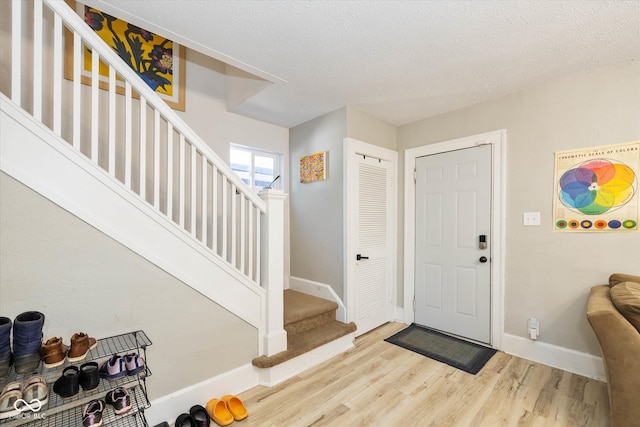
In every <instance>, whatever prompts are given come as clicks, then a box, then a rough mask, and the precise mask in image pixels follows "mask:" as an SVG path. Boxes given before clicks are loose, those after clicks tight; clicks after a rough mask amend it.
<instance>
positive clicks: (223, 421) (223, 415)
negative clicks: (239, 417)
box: [207, 399, 233, 426]
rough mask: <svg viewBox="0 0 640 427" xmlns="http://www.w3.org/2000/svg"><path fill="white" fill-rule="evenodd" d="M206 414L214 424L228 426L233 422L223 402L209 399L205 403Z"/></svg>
mask: <svg viewBox="0 0 640 427" xmlns="http://www.w3.org/2000/svg"><path fill="white" fill-rule="evenodd" d="M207 413H208V414H209V416H210V417H211V419H212V420H213V421H215V422H216V424H218V425H221V426H228V425H229V424H231V423H232V422H233V415H232V414H231V412H229V409H227V404H226V403H225V402H224V400H218V399H211V400H210V401H208V402H207Z"/></svg>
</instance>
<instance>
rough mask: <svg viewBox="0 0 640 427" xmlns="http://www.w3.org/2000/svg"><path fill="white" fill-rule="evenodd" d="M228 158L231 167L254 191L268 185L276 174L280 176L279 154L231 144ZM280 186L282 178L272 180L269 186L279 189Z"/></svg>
mask: <svg viewBox="0 0 640 427" xmlns="http://www.w3.org/2000/svg"><path fill="white" fill-rule="evenodd" d="M229 159H230V163H231V169H232V170H233V171H234V172H235V173H236V174H237V175H238V176H239V177H240V179H242V180H243V181H244V182H245V184H247V185H248V186H249V187H251V188H253V189H254V190H255V191H259V190H262V189H263V188H264V187H267V186H269V184H271V183H272V182H273V180H274V179H275V178H276V177H277V176H280V154H277V153H270V152H268V151H261V150H257V149H255V148H249V147H241V146H238V145H231V151H230V156H229ZM281 186H282V178H280V179H278V180H277V181H276V182H274V183H273V184H272V186H271V187H272V188H275V189H281Z"/></svg>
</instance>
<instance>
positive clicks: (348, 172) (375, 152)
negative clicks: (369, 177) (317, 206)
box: [343, 138, 398, 322]
mask: <svg viewBox="0 0 640 427" xmlns="http://www.w3.org/2000/svg"><path fill="white" fill-rule="evenodd" d="M343 146H344V150H343V155H344V160H343V164H344V177H343V179H344V185H343V188H344V193H343V206H344V211H343V224H344V225H343V235H344V270H343V271H344V285H343V298H344V302H345V306H346V312H347V322H352V321H354V312H355V304H356V301H355V292H354V291H353V289H352V288H351V286H350V284H352V283H353V280H354V276H355V263H354V262H353V260H354V259H355V249H354V246H355V242H356V233H357V230H355V227H353V224H349V212H352V211H353V210H354V209H355V198H354V197H353V193H354V191H353V189H352V188H351V186H352V185H353V178H354V176H355V174H356V173H357V172H358V171H357V168H354V164H353V163H352V162H351V161H350V159H351V158H352V157H355V155H356V154H360V155H367V156H371V157H375V158H378V159H383V160H388V161H389V162H391V168H390V173H391V179H392V182H393V184H394V185H393V188H392V189H391V191H390V197H391V200H392V201H396V200H398V185H397V182H398V178H397V174H398V152H397V151H393V150H389V149H388V148H384V147H380V146H378V145H373V144H369V143H366V142H363V141H359V140H357V139H353V138H344V144H343ZM391 229H392V233H390V238H391V242H390V243H391V247H392V250H391V266H392V271H391V283H390V284H389V286H390V287H391V297H392V305H391V307H392V308H393V307H396V306H397V299H398V297H397V294H398V292H397V289H398V288H397V281H398V279H397V276H398V274H397V272H398V270H397V265H398V255H397V253H398V251H397V248H398V238H397V230H398V209H397V207H396V208H395V209H392V213H391ZM394 315H395V313H393V309H391V310H390V315H389V316H390V317H389V321H391V320H393V317H394Z"/></svg>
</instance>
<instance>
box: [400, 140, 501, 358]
mask: <svg viewBox="0 0 640 427" xmlns="http://www.w3.org/2000/svg"><path fill="white" fill-rule="evenodd" d="M506 142H507V131H506V130H505V129H502V130H498V131H493V132H487V133H483V134H479V135H473V136H468V137H465V138H459V139H454V140H450V141H444V142H440V143H436V144H429V145H423V146H421V147H416V148H411V149H408V150H405V153H404V305H403V307H404V321H405V322H406V323H413V321H414V319H415V311H414V308H413V300H414V294H415V270H414V268H415V231H416V211H415V207H416V191H415V188H416V184H415V181H414V171H415V167H416V158H417V157H422V156H427V155H431V154H439V153H445V152H447V151H453V150H461V149H464V148H471V147H475V146H478V145H484V144H491V146H492V150H491V169H492V184H491V186H492V188H491V194H492V200H491V242H489V244H490V245H491V248H492V253H493V256H492V259H491V346H492V347H493V348H495V349H498V350H500V349H501V348H502V341H503V340H502V336H503V334H504V265H505V263H504V248H505V219H506V210H505V195H506V173H505V172H506Z"/></svg>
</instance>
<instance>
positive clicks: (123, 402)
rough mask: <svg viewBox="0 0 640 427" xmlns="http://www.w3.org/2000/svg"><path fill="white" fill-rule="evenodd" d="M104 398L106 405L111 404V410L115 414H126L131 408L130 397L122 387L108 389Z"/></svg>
mask: <svg viewBox="0 0 640 427" xmlns="http://www.w3.org/2000/svg"><path fill="white" fill-rule="evenodd" d="M104 400H105V402H107V404H108V405H111V406H113V412H115V413H116V415H123V414H126V413H127V412H129V410H130V409H131V397H130V396H129V392H128V391H127V389H126V388H124V387H118V388H117V389H115V390H112V391H110V392H109V393H107V396H106V397H105V399H104Z"/></svg>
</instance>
